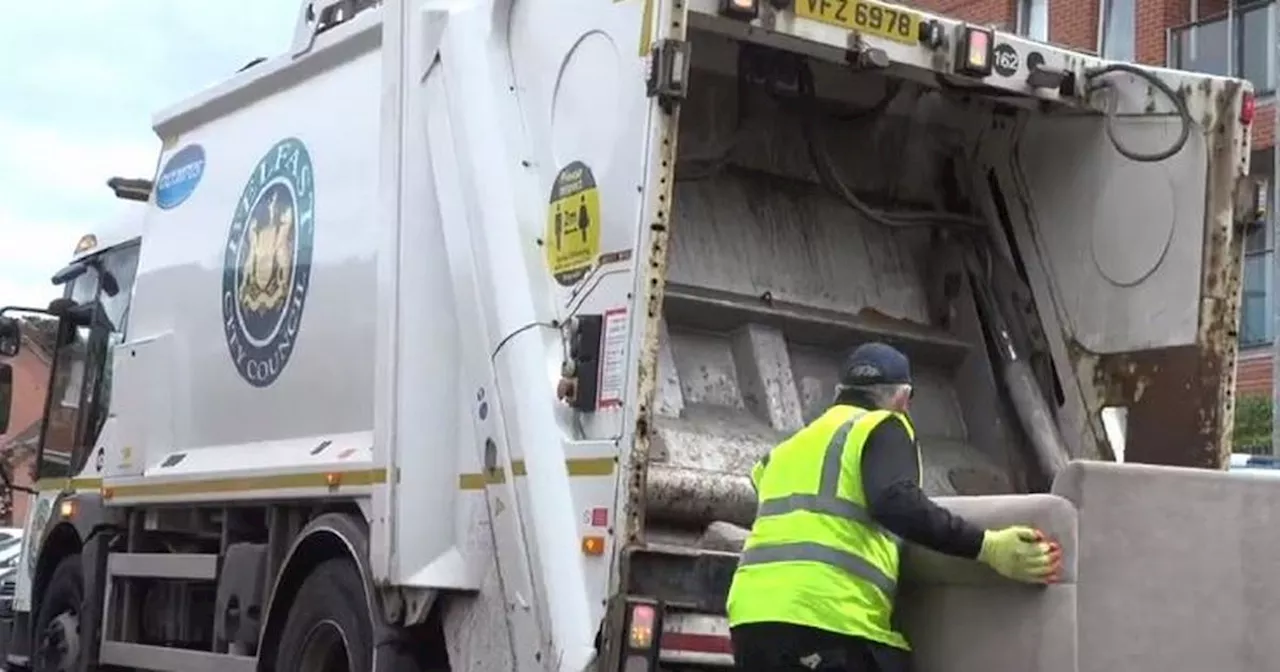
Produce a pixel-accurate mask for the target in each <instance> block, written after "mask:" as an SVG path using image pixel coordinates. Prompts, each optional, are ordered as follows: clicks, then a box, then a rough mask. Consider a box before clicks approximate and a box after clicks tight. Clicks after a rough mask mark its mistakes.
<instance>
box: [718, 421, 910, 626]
mask: <svg viewBox="0 0 1280 672" xmlns="http://www.w3.org/2000/svg"><path fill="white" fill-rule="evenodd" d="M895 415H896V416H897V417H899V418H901V419H902V421H903V424H904V425H906V427H907V432H908V434H909V435H910V436H911V437H912V439H913V440H914V438H915V430H914V428H913V427H912V426H911V422H910V421H909V420H908V419H907V417H906V416H905V415H902V414H896V413H893V412H890V411H868V410H865V409H861V408H856V407H853V406H843V405H840V406H833V407H832V408H831V409H829V410H828V411H827V412H826V413H825V414H823V416H822V417H820V418H818V419H817V420H815V421H814V422H813V423H811V424H810V425H809V426H807V427H805V428H804V429H802V430H800V431H799V432H797V433H796V434H795V435H794V436H792V437H791V438H789V439H787V440H786V441H784V442H782V443H781V444H779V445H778V446H777V447H775V448H774V449H773V450H772V451H770V452H769V454H768V455H766V456H765V457H764V458H763V459H761V460H760V461H759V462H757V463H756V465H755V468H753V469H752V472H751V481H752V483H753V484H754V485H755V487H756V493H757V495H758V498H759V507H758V508H757V510H756V520H755V523H754V524H753V525H752V526H751V535H750V536H749V537H747V541H746V544H745V545H744V547H743V551H742V558H741V559H740V560H739V562H738V569H737V571H736V572H734V575H733V584H732V585H731V586H730V588H729V600H728V605H727V611H728V615H729V625H730V626H737V625H742V624H744V623H793V624H796V625H806V626H809V627H813V628H819V629H822V630H827V631H830V632H835V633H839V634H844V635H853V636H856V637H862V638H865V639H869V640H872V641H876V642H881V643H883V644H887V645H889V646H894V647H898V648H900V649H910V646H908V644H907V640H906V638H904V637H903V636H902V634H901V633H899V632H897V631H895V630H894V629H893V626H892V625H891V624H890V620H891V618H892V616H893V602H894V596H895V593H896V590H897V584H898V551H899V549H900V547H901V544H902V541H901V539H899V538H898V537H896V536H895V535H893V534H892V533H891V532H889V531H888V530H885V529H884V528H882V527H880V526H879V525H878V524H876V523H875V522H874V521H873V520H872V519H871V515H870V513H869V512H868V510H867V500H866V495H865V494H864V492H863V489H862V467H861V465H862V449H863V446H864V445H865V444H866V441H867V436H868V435H869V434H870V433H871V430H872V429H874V428H875V427H876V425H878V424H880V423H881V422H883V421H884V420H885V419H887V418H889V417H892V416H895ZM916 450H917V459H918V458H919V447H918V446H917V448H916ZM920 476H921V474H919V473H917V479H919V478H920Z"/></svg>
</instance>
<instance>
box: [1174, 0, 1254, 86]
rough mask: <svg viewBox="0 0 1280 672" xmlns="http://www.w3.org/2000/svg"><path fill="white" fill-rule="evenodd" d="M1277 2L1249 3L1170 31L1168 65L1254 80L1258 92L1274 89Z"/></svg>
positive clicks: (1180, 68)
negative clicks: (1230, 11) (1230, 14)
mask: <svg viewBox="0 0 1280 672" xmlns="http://www.w3.org/2000/svg"><path fill="white" fill-rule="evenodd" d="M1276 57H1277V51H1276V3H1275V2H1265V3H1252V4H1247V5H1243V6H1241V7H1239V8H1237V9H1236V10H1235V11H1234V12H1233V15H1232V16H1231V17H1228V16H1226V15H1225V14H1224V15H1219V16H1216V17H1214V18H1213V19H1208V20H1204V21H1197V22H1195V23H1191V24H1187V25H1185V26H1179V27H1178V28H1173V29H1171V30H1170V31H1169V67H1172V68H1178V69H1179V70H1193V71H1196V72H1203V73H1207V74H1210V75H1223V76H1227V77H1240V78H1242V79H1247V80H1249V81H1250V82H1253V90H1254V92H1255V93H1257V94H1267V93H1271V92H1273V91H1275V89H1276V86H1275V78H1276V72H1275V71H1276Z"/></svg>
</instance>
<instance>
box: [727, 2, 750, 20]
mask: <svg viewBox="0 0 1280 672" xmlns="http://www.w3.org/2000/svg"><path fill="white" fill-rule="evenodd" d="M758 11H759V8H758V7H757V6H756V0H720V13H721V14H722V15H724V16H727V17H729V18H732V19H741V20H744V21H750V20H752V19H754V18H756V16H757V14H758Z"/></svg>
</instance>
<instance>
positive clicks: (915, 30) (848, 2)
mask: <svg viewBox="0 0 1280 672" xmlns="http://www.w3.org/2000/svg"><path fill="white" fill-rule="evenodd" d="M796 16H802V17H804V18H806V19H813V20H814V21H821V22H823V23H830V24H832V25H835V26H840V27H842V28H848V29H850V30H856V31H859V32H863V33H870V34H872V35H879V36H880V37H883V38H885V39H886V40H893V41H894V42H901V43H903V44H911V45H914V44H919V42H920V15H919V14H916V13H914V12H908V11H906V10H903V9H898V8H896V7H889V6H887V5H882V4H880V3H878V2H870V1H869V0H796Z"/></svg>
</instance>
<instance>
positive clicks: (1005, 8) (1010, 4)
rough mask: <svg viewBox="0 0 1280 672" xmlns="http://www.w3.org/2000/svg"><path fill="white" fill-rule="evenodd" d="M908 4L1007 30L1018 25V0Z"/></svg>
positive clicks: (909, 0)
mask: <svg viewBox="0 0 1280 672" xmlns="http://www.w3.org/2000/svg"><path fill="white" fill-rule="evenodd" d="M906 4H908V5H914V6H916V7H919V8H921V9H925V10H928V11H930V12H935V13H937V14H944V15H946V16H951V17H955V18H957V19H961V20H964V21H968V22H970V23H977V24H980V25H984V26H999V27H1001V28H1003V29H1005V30H1013V29H1014V27H1015V26H1016V25H1017V15H1018V14H1017V12H1018V10H1017V4H1016V0H907V2H906Z"/></svg>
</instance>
